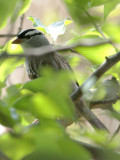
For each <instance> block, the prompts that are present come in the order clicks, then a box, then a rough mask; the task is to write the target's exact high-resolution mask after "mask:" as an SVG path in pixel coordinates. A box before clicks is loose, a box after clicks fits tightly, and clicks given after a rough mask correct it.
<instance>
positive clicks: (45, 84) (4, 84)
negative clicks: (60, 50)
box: [0, 0, 120, 160]
mask: <svg viewBox="0 0 120 160" xmlns="http://www.w3.org/2000/svg"><path fill="white" fill-rule="evenodd" d="M10 3H11V4H10ZM30 4H31V5H30ZM119 9H120V6H119V0H114V1H113V0H99V1H97V0H63V1H60V0H56V1H54V0H51V1H49V0H44V1H42V2H41V1H39V0H34V1H32V0H11V2H9V1H8V0H5V1H2V0H0V15H2V16H0V35H2V34H6V33H8V34H15V35H16V34H17V33H18V30H19V27H20V22H21V16H22V14H23V13H25V15H24V23H23V29H26V28H31V27H33V26H32V23H33V22H31V21H30V19H31V20H32V21H33V20H35V21H34V27H39V28H38V29H40V30H42V31H44V32H46V36H47V37H48V39H49V40H50V41H51V43H54V45H55V44H57V45H65V44H68V45H72V44H73V43H80V42H82V43H85V44H94V43H96V42H98V43H99V42H107V43H106V44H102V43H101V44H99V45H96V46H87V47H84V46H81V47H76V48H74V50H75V52H77V54H75V52H74V53H73V54H71V52H70V54H69V52H68V53H65V54H64V56H65V57H66V58H67V60H68V61H69V63H70V64H71V65H72V67H74V70H75V72H76V77H77V80H78V81H79V83H80V84H82V83H83V82H84V81H85V79H86V78H87V77H88V76H89V75H90V74H91V73H92V72H93V71H94V70H95V69H96V68H97V67H98V66H99V65H100V64H101V63H102V62H103V61H104V60H105V57H106V56H110V55H113V54H115V53H116V52H117V51H118V50H119V47H120V46H119V43H120V38H119V37H120V32H119V28H120V22H119ZM28 17H29V18H28ZM66 17H68V18H70V19H71V20H72V21H69V20H68V19H66ZM35 18H38V19H39V20H40V22H39V25H38V23H36V19H35ZM28 19H29V20H28ZM65 20H68V21H65ZM58 21H59V23H57V25H56V23H55V22H58ZM37 22H38V21H37ZM69 22H73V23H69ZM68 23H69V25H67V24H68ZM51 24H54V25H52V26H53V27H52V29H54V28H56V27H55V26H60V27H59V29H60V28H62V29H61V30H59V34H60V36H58V37H57V35H58V33H57V32H58V30H57V31H56V30H54V32H52V31H50V30H49V31H48V28H46V26H49V25H51ZM58 24H62V25H58ZM65 29H66V30H65ZM47 33H48V34H47ZM61 34H62V35H61ZM50 35H53V36H52V37H51V36H50ZM10 39H12V38H8V37H7V38H6V37H5V38H1V41H0V48H1V50H0V53H1V52H2V51H7V52H8V54H22V53H23V50H22V49H21V47H20V46H13V45H11V41H9V40H10ZM109 40H110V41H109ZM16 67H17V69H16ZM15 69H16V70H15ZM13 71H14V72H13ZM119 71H120V69H119V63H118V64H117V65H115V66H114V67H113V68H112V69H111V70H110V71H109V72H107V75H104V77H103V79H102V80H101V82H102V81H104V79H105V78H106V77H110V76H113V75H114V76H115V77H116V78H117V80H118V81H119ZM41 74H42V75H43V76H44V78H41V79H37V80H33V81H28V77H27V75H26V72H25V69H24V59H20V60H19V59H15V58H11V59H0V92H1V98H0V124H1V130H2V127H3V126H4V131H9V129H8V127H10V128H12V132H10V133H9V132H7V133H4V134H2V133H1V136H0V151H2V152H3V153H4V154H5V155H6V156H7V157H9V158H10V159H13V160H18V159H23V157H24V159H29V160H30V159H31V160H32V159H36V160H37V159H39V158H40V159H45V160H48V159H58V160H59V159H63V160H64V159H65V160H66V159H70V160H72V159H80V158H81V159H82V160H88V159H91V156H92V155H91V153H90V152H88V151H87V150H86V149H85V148H83V147H82V146H81V145H79V144H77V143H75V142H74V141H73V140H71V139H70V138H69V135H70V136H71V137H72V138H73V139H77V140H82V141H84V142H87V143H89V142H91V143H92V144H93V143H94V144H97V145H99V146H101V147H103V148H104V149H105V151H106V152H105V154H101V155H99V158H102V159H103V160H106V159H110V160H112V159H118V160H119V159H120V157H119V155H117V153H115V152H114V149H116V148H118V147H119V136H118V137H117V138H116V139H114V140H113V141H111V142H110V141H109V135H108V134H107V133H105V132H101V131H98V132H93V131H92V129H91V127H90V126H89V125H85V123H84V120H82V122H83V123H82V124H81V127H78V126H76V125H72V126H70V127H68V129H67V131H68V133H69V134H66V132H65V129H64V127H62V126H61V125H59V124H58V123H57V122H56V117H60V118H63V117H64V118H65V119H66V120H68V121H76V117H75V116H74V113H75V111H74V107H73V105H72V103H71V101H70V99H68V100H67V101H66V99H67V98H68V96H67V95H68V93H69V92H70V88H69V85H68V84H69V83H70V76H69V74H66V73H64V72H61V73H60V74H58V75H56V74H55V73H54V72H53V71H52V70H51V69H50V70H49V69H48V68H46V69H42V70H41ZM61 84H62V85H61ZM98 85H99V84H98ZM38 86H39V87H38ZM100 88H102V87H100ZM58 93H62V94H58ZM101 95H102V96H101ZM105 96H107V95H105ZM96 97H98V98H100V99H101V97H102V98H103V91H101V90H100V91H99V92H98V93H97V95H96ZM43 106H44V107H43ZM56 106H57V107H56ZM114 108H115V109H116V110H117V111H119V110H120V107H119V101H118V103H116V104H115V105H114ZM102 112H103V111H102ZM105 114H106V112H104V115H105ZM104 115H103V114H102V116H101V111H99V112H98V116H99V117H100V118H101V120H102V121H103V122H104V123H105V124H106V125H107V127H108V128H109V130H110V132H111V134H112V133H113V132H114V131H115V129H116V128H117V126H118V122H119V119H120V116H119V115H118V116H117V115H116V116H115V117H116V118H113V117H112V118H111V117H110V116H108V115H105V116H104ZM35 118H38V119H40V126H36V127H33V128H31V129H30V128H29V127H26V126H28V125H30V124H31V123H32V122H33V121H34V120H35ZM6 127H7V128H6ZM46 153H47V154H46Z"/></svg>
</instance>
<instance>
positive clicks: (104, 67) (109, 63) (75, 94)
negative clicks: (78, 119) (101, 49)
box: [71, 52, 120, 102]
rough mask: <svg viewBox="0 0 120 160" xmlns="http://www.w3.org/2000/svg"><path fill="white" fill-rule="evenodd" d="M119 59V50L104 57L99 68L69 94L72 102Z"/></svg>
mask: <svg viewBox="0 0 120 160" xmlns="http://www.w3.org/2000/svg"><path fill="white" fill-rule="evenodd" d="M119 61H120V52H118V53H116V54H114V55H112V56H110V57H106V60H105V61H104V62H103V63H102V64H101V65H100V66H99V68H98V69H97V70H96V71H95V72H94V73H93V74H92V75H91V76H90V77H89V78H88V79H87V80H86V81H85V82H84V83H83V84H82V85H81V86H80V87H79V88H78V89H77V90H76V91H75V92H73V93H72V94H71V98H72V100H73V101H74V102H77V101H78V100H79V98H80V97H81V96H82V94H83V91H87V90H89V89H90V88H91V87H92V86H94V84H95V83H96V82H97V81H98V80H99V79H100V78H101V77H102V75H103V74H104V73H105V72H106V71H108V70H109V69H110V68H111V67H113V66H114V65H115V64H116V63H117V62H119Z"/></svg>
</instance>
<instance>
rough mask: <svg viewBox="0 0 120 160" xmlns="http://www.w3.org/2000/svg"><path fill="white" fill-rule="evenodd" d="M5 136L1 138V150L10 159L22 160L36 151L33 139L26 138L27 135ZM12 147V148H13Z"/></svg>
mask: <svg viewBox="0 0 120 160" xmlns="http://www.w3.org/2000/svg"><path fill="white" fill-rule="evenodd" d="M15 135H16V136H14V135H11V134H3V135H2V136H1V137H0V145H1V150H2V151H3V153H4V154H6V155H7V156H8V157H9V158H10V159H14V160H18V159H19V160H20V159H22V158H23V157H24V156H26V155H27V154H30V153H31V152H33V151H34V149H35V145H34V144H33V139H32V140H31V138H30V137H26V136H25V135H22V136H20V135H17V134H15ZM11 146H12V147H11Z"/></svg>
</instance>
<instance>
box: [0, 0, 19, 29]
mask: <svg viewBox="0 0 120 160" xmlns="http://www.w3.org/2000/svg"><path fill="white" fill-rule="evenodd" d="M17 1H18V0H11V1H10V3H9V1H8V0H5V1H3V0H0V28H3V27H4V26H5V25H6V23H7V19H8V18H9V17H10V16H11V15H12V13H13V11H14V8H15V6H16V4H17Z"/></svg>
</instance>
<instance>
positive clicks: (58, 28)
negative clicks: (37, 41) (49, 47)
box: [28, 16, 72, 41]
mask: <svg viewBox="0 0 120 160" xmlns="http://www.w3.org/2000/svg"><path fill="white" fill-rule="evenodd" d="M28 19H29V20H31V21H32V22H33V26H34V27H35V28H37V29H39V30H40V31H42V32H44V33H47V34H49V35H51V37H52V38H53V40H54V41H56V39H57V37H58V36H59V35H62V34H64V33H65V30H66V26H67V25H69V24H70V23H72V21H71V20H70V19H68V18H66V19H65V20H63V21H59V22H55V23H52V24H50V25H49V26H47V27H46V26H44V25H43V24H42V23H41V22H40V21H39V19H37V18H33V17H32V16H30V17H28Z"/></svg>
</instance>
